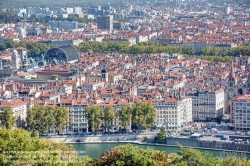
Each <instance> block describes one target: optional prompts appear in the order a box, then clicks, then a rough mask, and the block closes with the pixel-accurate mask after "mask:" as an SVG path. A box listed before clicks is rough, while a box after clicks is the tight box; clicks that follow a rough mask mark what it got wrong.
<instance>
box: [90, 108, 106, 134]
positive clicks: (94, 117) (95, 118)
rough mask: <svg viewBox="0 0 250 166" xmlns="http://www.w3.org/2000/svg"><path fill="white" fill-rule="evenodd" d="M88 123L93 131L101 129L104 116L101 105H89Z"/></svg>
mask: <svg viewBox="0 0 250 166" xmlns="http://www.w3.org/2000/svg"><path fill="white" fill-rule="evenodd" d="M87 116H88V125H89V127H90V128H91V130H92V132H95V130H99V128H100V127H101V124H102V117H103V116H104V112H103V109H101V108H100V107H99V106H95V105H90V106H88V107H87Z"/></svg>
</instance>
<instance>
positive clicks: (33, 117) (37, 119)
mask: <svg viewBox="0 0 250 166" xmlns="http://www.w3.org/2000/svg"><path fill="white" fill-rule="evenodd" d="M68 116H69V113H68V110H67V109H66V108H62V107H51V106H46V107H45V106H35V107H32V108H31V109H29V110H28V113H27V129H28V130H29V131H32V132H35V131H38V132H39V133H41V134H47V133H48V131H49V129H50V128H52V127H53V128H54V129H55V130H56V131H57V132H60V131H61V130H62V128H63V127H65V126H66V122H67V120H68Z"/></svg>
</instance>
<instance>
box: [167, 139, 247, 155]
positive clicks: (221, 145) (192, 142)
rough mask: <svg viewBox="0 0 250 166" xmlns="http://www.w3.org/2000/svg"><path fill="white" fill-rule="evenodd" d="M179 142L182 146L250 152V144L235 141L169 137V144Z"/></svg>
mask: <svg viewBox="0 0 250 166" xmlns="http://www.w3.org/2000/svg"><path fill="white" fill-rule="evenodd" d="M177 142H178V143H180V144H181V145H182V146H188V147H197V148H207V149H215V150H216V149H218V150H232V151H245V152H250V144H236V143H235V142H233V141H211V140H199V139H191V138H170V137H168V138H167V140H166V144H167V145H176V143H177Z"/></svg>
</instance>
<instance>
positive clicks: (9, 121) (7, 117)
mask: <svg viewBox="0 0 250 166" xmlns="http://www.w3.org/2000/svg"><path fill="white" fill-rule="evenodd" d="M0 121H1V126H3V127H5V128H6V129H11V127H13V126H14V125H15V123H16V117H15V116H14V115H13V111H12V110H11V109H10V108H5V109H4V111H3V113H0Z"/></svg>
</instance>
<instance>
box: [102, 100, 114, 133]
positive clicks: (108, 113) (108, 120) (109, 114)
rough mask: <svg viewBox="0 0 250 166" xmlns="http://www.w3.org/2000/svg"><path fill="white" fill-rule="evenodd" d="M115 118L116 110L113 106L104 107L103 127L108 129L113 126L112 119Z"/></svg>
mask: <svg viewBox="0 0 250 166" xmlns="http://www.w3.org/2000/svg"><path fill="white" fill-rule="evenodd" d="M115 118H116V111H115V109H114V107H113V106H111V105H109V106H107V107H106V108H105V109H104V122H105V127H106V128H107V129H108V131H109V130H110V129H111V127H112V126H113V121H114V120H115Z"/></svg>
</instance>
